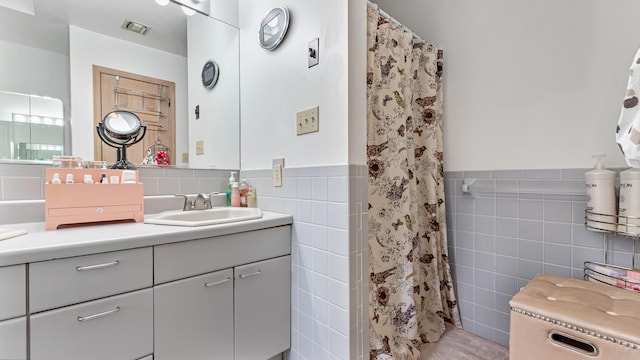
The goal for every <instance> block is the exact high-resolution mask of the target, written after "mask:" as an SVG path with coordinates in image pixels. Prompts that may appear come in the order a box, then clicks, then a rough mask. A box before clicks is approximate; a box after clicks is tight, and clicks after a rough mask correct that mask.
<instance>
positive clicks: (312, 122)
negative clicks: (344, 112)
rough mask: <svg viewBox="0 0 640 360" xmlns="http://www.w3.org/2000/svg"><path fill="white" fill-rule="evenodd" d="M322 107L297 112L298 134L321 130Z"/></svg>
mask: <svg viewBox="0 0 640 360" xmlns="http://www.w3.org/2000/svg"><path fill="white" fill-rule="evenodd" d="M319 129H320V107H318V106H316V107H314V108H311V109H307V110H303V111H300V112H297V113H296V134H298V135H303V134H308V133H312V132H316V131H319Z"/></svg>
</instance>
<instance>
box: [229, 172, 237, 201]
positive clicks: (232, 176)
mask: <svg viewBox="0 0 640 360" xmlns="http://www.w3.org/2000/svg"><path fill="white" fill-rule="evenodd" d="M235 175H236V172H235V171H232V172H231V177H229V183H228V184H227V206H231V192H232V190H233V183H234V182H236V178H235Z"/></svg>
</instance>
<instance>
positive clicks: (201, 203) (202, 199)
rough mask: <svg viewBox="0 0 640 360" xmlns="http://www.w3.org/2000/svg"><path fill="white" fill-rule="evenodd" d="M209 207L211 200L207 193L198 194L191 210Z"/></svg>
mask: <svg viewBox="0 0 640 360" xmlns="http://www.w3.org/2000/svg"><path fill="white" fill-rule="evenodd" d="M205 209H211V200H210V199H209V196H208V195H205V194H198V196H196V200H195V201H194V202H193V210H205Z"/></svg>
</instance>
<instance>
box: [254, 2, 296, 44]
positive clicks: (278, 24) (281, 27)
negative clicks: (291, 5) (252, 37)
mask: <svg viewBox="0 0 640 360" xmlns="http://www.w3.org/2000/svg"><path fill="white" fill-rule="evenodd" d="M289 20H290V18H289V10H288V9H287V8H285V7H277V8H274V9H273V10H271V11H269V13H267V15H266V16H265V17H264V19H262V22H261V23H260V29H259V33H260V35H259V41H260V46H262V47H263V48H265V49H267V50H269V51H273V50H275V49H276V48H277V47H278V45H280V43H281V42H282V40H284V37H285V36H286V35H287V29H289Z"/></svg>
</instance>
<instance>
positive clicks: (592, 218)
mask: <svg viewBox="0 0 640 360" xmlns="http://www.w3.org/2000/svg"><path fill="white" fill-rule="evenodd" d="M584 223H585V227H586V228H587V229H588V230H591V231H597V232H601V233H604V234H605V235H615V236H620V237H626V238H629V239H631V240H632V246H633V250H632V254H631V268H633V269H635V267H636V240H638V239H640V217H637V216H623V215H613V214H603V213H597V212H594V211H590V210H585V217H584ZM608 240H609V239H608V238H607V237H605V242H604V262H605V263H607V262H608V261H607V260H608V259H607V257H608V253H609V250H608V243H609V241H608Z"/></svg>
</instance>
